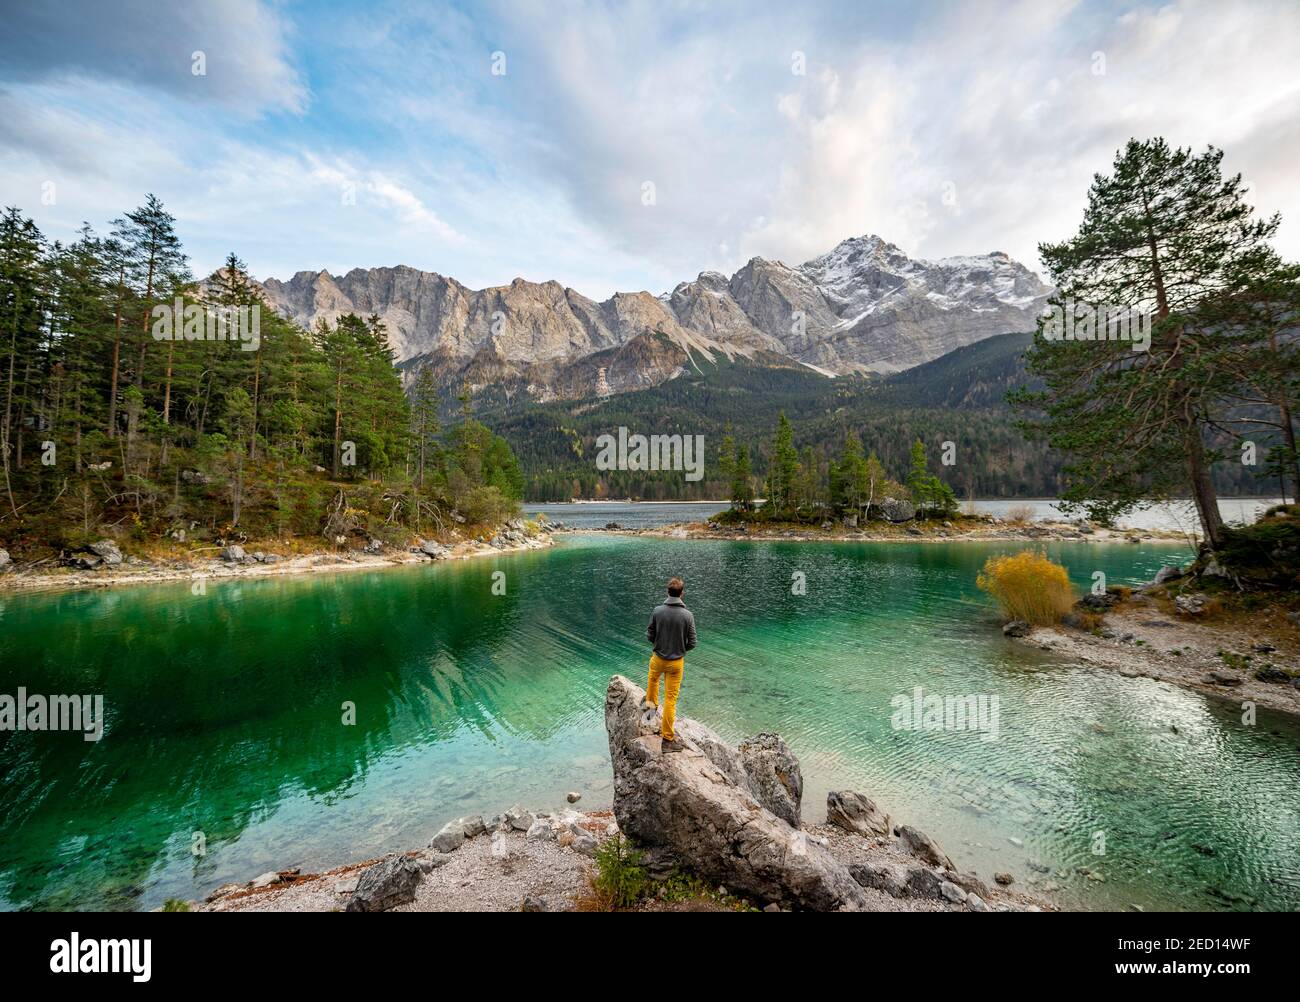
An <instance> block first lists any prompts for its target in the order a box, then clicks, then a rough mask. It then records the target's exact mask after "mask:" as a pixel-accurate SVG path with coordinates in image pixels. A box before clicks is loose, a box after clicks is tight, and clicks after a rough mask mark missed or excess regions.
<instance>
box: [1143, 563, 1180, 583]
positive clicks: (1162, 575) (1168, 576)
mask: <svg viewBox="0 0 1300 1002" xmlns="http://www.w3.org/2000/svg"><path fill="white" fill-rule="evenodd" d="M1182 576H1183V569H1182V568H1181V567H1178V566H1175V565H1174V564H1165V565H1164V566H1163V567H1161V568H1160V570H1158V571H1156V576H1155V577H1154V578H1152V579H1151V583H1152V584H1153V585H1162V584H1164V583H1165V582H1166V581H1174V580H1177V579H1178V578H1180V577H1182Z"/></svg>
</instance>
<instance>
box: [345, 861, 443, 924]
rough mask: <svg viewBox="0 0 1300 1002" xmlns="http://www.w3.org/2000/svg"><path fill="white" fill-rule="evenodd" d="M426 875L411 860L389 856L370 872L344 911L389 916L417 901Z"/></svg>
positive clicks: (368, 869)
mask: <svg viewBox="0 0 1300 1002" xmlns="http://www.w3.org/2000/svg"><path fill="white" fill-rule="evenodd" d="M423 876H424V871H423V870H421V869H420V864H419V863H418V862H416V861H415V860H414V859H411V858H410V857H409V856H389V857H388V858H387V859H385V860H381V861H380V862H378V863H376V864H375V865H374V866H371V867H369V868H367V869H366V871H365V872H364V873H362V874H361V878H360V879H359V880H358V881H357V889H356V890H355V891H353V892H352V897H351V898H350V899H348V903H347V906H346V907H345V908H344V911H349V912H385V911H388V909H390V908H396V907H397V906H398V905H404V904H408V903H409V902H411V901H414V900H415V888H416V887H417V886H418V885H419V883H420V878H421V877H423Z"/></svg>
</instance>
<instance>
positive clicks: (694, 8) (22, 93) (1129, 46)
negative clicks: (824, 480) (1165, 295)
mask: <svg viewBox="0 0 1300 1002" xmlns="http://www.w3.org/2000/svg"><path fill="white" fill-rule="evenodd" d="M176 6H177V7H178V8H183V9H182V10H180V12H177V11H171V10H169V11H168V12H166V13H164V14H155V13H154V12H153V8H152V6H151V5H150V6H149V7H147V8H146V6H145V5H144V4H136V3H119V4H113V5H108V4H98V5H95V4H83V5H78V6H77V8H76V9H75V10H74V16H71V17H69V16H67V15H66V14H60V15H59V16H57V17H56V16H54V15H52V14H46V13H43V10H44V8H43V7H42V6H41V5H35V4H33V5H28V8H30V9H24V11H23V12H22V13H21V14H20V15H19V16H18V17H16V18H11V21H12V24H11V25H9V26H8V27H11V28H12V30H11V31H9V32H8V33H7V34H6V35H5V36H4V38H3V40H0V67H2V68H0V172H2V174H3V177H4V191H3V193H2V194H3V197H4V199H5V200H6V201H7V202H14V203H17V204H19V205H21V206H23V207H24V208H26V209H27V210H28V211H30V212H32V213H33V214H35V215H36V216H37V219H38V222H39V223H41V225H42V226H44V227H46V228H47V229H48V230H49V231H50V232H51V233H52V234H53V235H55V236H65V237H66V236H67V235H69V234H70V233H71V232H72V230H73V229H74V228H75V226H76V225H77V224H78V223H79V222H80V221H81V219H83V218H84V219H89V220H91V221H92V222H94V223H97V224H102V223H103V222H105V221H106V220H107V219H109V218H112V217H113V216H115V215H118V214H120V213H121V212H122V211H123V210H124V209H127V208H129V207H131V206H132V205H134V204H137V203H138V202H139V201H140V200H141V199H142V198H143V195H144V193H145V192H146V191H156V192H157V193H158V194H159V195H160V196H161V197H163V198H164V200H165V201H166V202H167V204H168V205H169V206H170V207H171V208H172V210H173V211H174V212H175V213H176V214H177V215H178V217H180V221H181V225H182V234H183V236H184V237H185V239H186V241H187V247H188V249H189V250H190V252H191V254H192V255H193V256H194V258H195V270H196V271H203V270H204V269H206V268H209V267H212V266H215V265H216V264H217V263H218V262H219V261H220V259H221V256H222V255H223V254H224V253H225V252H226V251H227V250H230V249H234V250H236V251H237V252H239V253H240V254H241V255H242V256H243V257H245V258H246V259H247V260H248V261H249V262H250V264H251V265H252V266H253V268H254V270H255V271H257V272H258V273H259V274H263V275H265V274H277V275H281V276H283V275H285V274H287V273H289V272H291V271H296V270H299V269H301V268H316V267H329V268H330V269H331V270H340V269H343V270H345V269H347V268H350V267H354V266H370V265H379V264H396V263H407V264H411V265H414V266H416V267H422V268H429V269H433V270H437V271H441V272H443V273H446V274H452V275H455V276H456V277H457V278H460V279H461V280H462V281H465V282H467V283H469V284H471V285H486V284H501V283H505V282H508V281H510V279H512V278H513V277H515V276H516V275H523V276H524V277H527V278H532V279H543V278H552V277H553V278H558V279H559V280H560V281H561V282H563V283H565V284H567V285H572V286H574V287H575V288H578V289H580V290H581V291H583V292H584V293H587V294H589V295H595V296H603V295H607V294H608V293H610V292H612V291H614V290H615V289H639V288H648V289H650V290H651V291H656V292H657V291H662V290H664V289H666V288H670V287H671V286H672V285H673V284H675V282H677V281H678V280H680V279H681V278H684V277H689V276H691V275H693V274H694V273H695V272H697V271H699V270H702V269H706V268H713V269H718V270H722V271H729V270H731V269H734V268H735V267H738V266H739V265H740V264H743V263H744V261H745V260H746V259H748V257H750V256H752V255H755V254H758V255H762V256H764V257H771V258H779V259H782V260H785V261H788V262H790V263H797V262H799V261H802V260H805V259H807V258H809V257H812V256H815V255H816V254H819V253H822V252H824V251H825V250H827V249H829V248H830V247H831V246H833V245H834V244H835V243H837V242H838V241H839V240H841V239H843V238H844V237H846V236H849V235H855V234H861V233H865V232H875V233H879V234H881V235H882V236H885V237H887V238H889V239H890V240H892V241H894V242H895V243H898V244H900V245H901V246H902V247H903V248H904V249H905V250H907V251H908V252H910V253H913V254H919V255H924V256H930V257H937V256H943V255H946V254H956V253H971V252H982V251H988V250H994V249H998V250H1004V251H1007V252H1008V253H1010V254H1012V255H1013V256H1015V257H1017V258H1019V259H1021V260H1023V261H1025V262H1026V263H1028V264H1030V265H1031V266H1036V265H1037V258H1036V245H1037V243H1038V242H1039V241H1041V240H1053V239H1059V238H1060V237H1061V236H1063V235H1065V234H1067V233H1069V232H1070V231H1071V230H1072V229H1073V228H1074V227H1075V226H1077V224H1078V220H1079V217H1080V213H1081V210H1082V206H1083V202H1084V198H1085V194H1086V190H1087V186H1088V183H1089V181H1090V180H1091V176H1092V174H1093V173H1094V172H1096V171H1099V170H1105V169H1106V168H1107V166H1108V165H1109V162H1110V160H1111V158H1112V157H1113V155H1114V152H1115V150H1116V149H1117V148H1119V147H1120V146H1121V145H1122V144H1123V143H1124V142H1125V141H1126V140H1127V139H1128V138H1129V137H1130V136H1142V137H1145V136H1150V135H1157V134H1158V135H1164V136H1166V137H1167V138H1168V139H1169V140H1171V141H1172V142H1175V143H1179V144H1184V145H1188V144H1190V145H1194V146H1198V147H1199V146H1203V145H1204V144H1205V143H1215V144H1216V145H1221V146H1223V147H1224V148H1225V149H1226V150H1227V161H1226V162H1227V164H1228V166H1229V167H1230V168H1231V169H1233V170H1241V171H1243V172H1244V173H1245V174H1246V176H1247V178H1248V180H1250V181H1251V182H1252V185H1253V189H1254V191H1255V194H1256V196H1257V201H1258V204H1259V206H1260V208H1261V209H1263V210H1265V211H1268V212H1272V211H1281V212H1282V213H1283V214H1284V224H1283V229H1282V231H1281V232H1280V234H1279V244H1280V246H1281V249H1282V250H1283V251H1284V253H1287V254H1288V255H1290V256H1292V257H1300V218H1298V217H1300V184H1298V183H1297V181H1296V179H1295V172H1294V167H1293V165H1294V163H1295V160H1296V155H1297V153H1298V152H1300V124H1297V123H1300V74H1297V73H1296V71H1295V70H1294V69H1293V63H1294V54H1295V52H1297V51H1300V8H1297V7H1296V5H1295V4H1294V3H1292V2H1287V0H1255V2H1252V3H1249V4H1232V5H1229V4H1221V3H1213V2H1209V0H1173V2H1169V3H1151V4H1143V3H1122V2H1095V3H1084V2H1052V0H1046V2H1044V0H1032V2H1031V0H1022V2H1018V3H996V4H995V3H932V4H919V5H911V6H907V7H904V6H902V5H894V4H887V5H886V4H882V5H867V4H862V5H843V4H838V3H831V2H827V3H824V4H811V5H801V6H800V8H799V9H797V10H796V9H792V8H793V5H788V4H777V3H753V2H748V3H743V4H742V3H739V2H736V3H724V4H711V5H708V6H707V7H705V6H701V5H696V4H687V3H680V4H677V3H668V4H665V3H663V2H654V3H651V2H648V0H646V2H630V3H625V4H618V5H614V4H609V3H596V2H579V3H567V4H563V5H549V4H548V5H539V4H523V3H520V4H506V3H487V4H483V5H475V6H473V7H463V6H460V5H451V4H437V5H427V4H417V3H400V2H390V3H382V4H379V5H370V4H368V5H365V6H364V7H362V6H355V7H354V6H349V5H346V4H330V5H327V6H326V7H324V8H311V9H309V8H307V7H306V6H300V5H279V4H275V5H272V4H268V3H259V2H257V0H224V2H220V3H218V2H203V3H195V4H188V5H176ZM63 9H64V10H66V7H64V8H63ZM106 11H107V12H106ZM199 50H202V51H204V52H205V53H206V57H207V64H206V65H207V76H206V78H197V77H194V76H193V75H192V72H191V56H192V53H193V52H195V51H199ZM496 53H500V54H501V55H500V56H495V55H494V54H496ZM494 66H495V67H496V68H497V69H498V70H500V69H501V68H504V69H505V72H504V74H502V73H500V72H497V73H494V72H493V69H494ZM51 179H53V180H56V181H57V183H58V191H59V199H58V202H57V204H55V205H42V204H39V196H40V191H41V184H42V183H43V182H44V181H47V180H51ZM647 183H650V184H652V185H653V194H654V197H653V199H648V198H647V197H646V192H647ZM346 186H351V189H350V190H351V191H352V193H353V195H354V196H355V198H354V199H353V201H352V202H351V203H349V202H348V201H347V200H346V199H345V198H344V197H343V194H344V190H345V187H346ZM648 202H649V203H650V204H647V203H648Z"/></svg>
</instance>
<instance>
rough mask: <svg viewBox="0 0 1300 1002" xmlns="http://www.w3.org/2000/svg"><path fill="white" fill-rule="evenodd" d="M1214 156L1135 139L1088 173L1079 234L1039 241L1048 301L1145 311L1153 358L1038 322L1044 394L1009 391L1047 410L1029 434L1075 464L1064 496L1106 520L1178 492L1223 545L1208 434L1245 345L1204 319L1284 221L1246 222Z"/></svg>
mask: <svg viewBox="0 0 1300 1002" xmlns="http://www.w3.org/2000/svg"><path fill="white" fill-rule="evenodd" d="M1222 159H1223V153H1222V151H1220V150H1217V149H1215V148H1213V147H1210V148H1208V149H1207V150H1206V152H1205V153H1202V154H1199V155H1198V154H1194V153H1192V152H1191V150H1184V149H1171V148H1170V147H1169V146H1168V144H1166V143H1165V141H1164V140H1163V139H1153V140H1149V141H1146V142H1139V141H1137V140H1131V141H1130V142H1129V143H1128V145H1127V146H1126V147H1125V148H1124V150H1123V151H1121V152H1120V153H1119V154H1118V155H1117V156H1116V159H1115V162H1114V166H1113V168H1112V172H1111V173H1110V174H1109V175H1100V174H1099V175H1097V176H1096V177H1094V179H1093V183H1092V186H1091V188H1090V189H1089V192H1088V206H1087V209H1086V210H1085V212H1084V218H1083V222H1082V224H1081V225H1080V227H1079V231H1078V233H1077V234H1076V235H1075V236H1073V237H1071V238H1069V239H1068V240H1065V241H1063V242H1061V243H1057V244H1046V243H1045V244H1041V245H1040V246H1039V253H1040V255H1041V256H1042V259H1043V261H1044V263H1045V264H1046V265H1047V267H1048V270H1049V271H1050V273H1051V277H1052V279H1053V281H1054V282H1055V284H1056V286H1057V289H1058V294H1057V296H1056V298H1055V300H1054V303H1055V304H1056V305H1057V306H1058V308H1059V309H1060V310H1061V311H1062V312H1064V311H1065V310H1066V309H1068V308H1071V307H1072V306H1073V305H1074V304H1076V303H1077V304H1086V305H1087V308H1088V309H1090V310H1094V311H1095V310H1097V309H1098V308H1101V307H1105V308H1108V309H1119V310H1135V311H1141V312H1144V313H1149V314H1150V315H1151V316H1152V318H1153V320H1152V327H1151V345H1150V350H1149V351H1146V352H1142V351H1134V350H1133V344H1131V343H1129V342H1126V341H1123V340H1101V339H1095V340H1055V339H1053V338H1052V337H1050V336H1049V335H1051V334H1052V333H1053V331H1052V329H1051V327H1050V326H1049V325H1048V322H1046V321H1045V324H1044V326H1041V327H1040V330H1039V332H1038V336H1037V338H1036V340H1035V343H1034V346H1033V348H1032V349H1031V350H1030V352H1029V353H1028V355H1027V359H1028V362H1029V368H1030V371H1031V372H1033V373H1034V374H1036V375H1038V376H1040V377H1041V378H1042V379H1043V380H1044V381H1045V383H1046V384H1047V390H1046V391H1045V392H1044V393H1041V394H1024V393H1022V394H1019V395H1017V397H1016V399H1017V401H1018V402H1019V403H1021V404H1023V405H1027V406H1030V407H1038V408H1041V416H1040V417H1036V418H1029V419H1027V420H1026V422H1025V427H1027V428H1029V429H1030V430H1032V431H1036V432H1039V433H1042V434H1043V435H1045V436H1046V438H1047V440H1048V441H1049V442H1050V444H1051V445H1052V446H1054V447H1056V448H1058V449H1061V450H1063V451H1064V452H1065V453H1067V454H1068V455H1069V457H1070V461H1069V462H1068V464H1067V465H1066V467H1065V474H1066V478H1067V483H1068V487H1067V490H1066V491H1065V492H1064V495H1063V496H1064V498H1065V499H1066V500H1067V501H1069V502H1072V503H1074V504H1076V505H1079V506H1081V507H1083V508H1084V509H1086V510H1087V511H1088V512H1089V514H1091V515H1093V516H1094V517H1096V518H1099V519H1101V520H1103V521H1109V520H1112V519H1113V518H1114V517H1116V516H1117V515H1119V514H1122V513H1123V512H1124V511H1127V510H1128V509H1130V508H1132V507H1133V506H1134V505H1135V504H1137V503H1139V502H1140V501H1142V500H1144V499H1148V498H1151V497H1167V496H1170V495H1171V494H1173V493H1176V492H1177V491H1178V490H1179V489H1180V488H1181V489H1183V490H1186V491H1188V492H1189V493H1190V494H1191V496H1192V499H1193V500H1194V502H1195V504H1196V509H1197V513H1198V515H1199V517H1200V522H1201V527H1202V530H1203V532H1204V535H1205V539H1206V541H1207V543H1208V544H1209V545H1210V546H1211V547H1216V546H1218V545H1219V544H1220V543H1221V541H1222V537H1223V522H1222V518H1221V516H1220V514H1219V509H1218V502H1217V497H1216V494H1215V489H1214V485H1213V483H1212V481H1211V478H1210V471H1211V464H1212V462H1213V461H1214V458H1215V457H1214V453H1213V452H1212V450H1211V449H1210V448H1209V447H1208V446H1207V442H1206V435H1207V431H1208V430H1209V429H1210V428H1211V427H1212V425H1213V422H1214V418H1215V415H1216V413H1217V412H1218V411H1219V408H1220V406H1221V404H1222V401H1223V400H1224V398H1225V397H1226V396H1227V395H1228V394H1230V392H1231V390H1232V388H1233V384H1234V382H1235V376H1234V371H1235V369H1236V367H1237V366H1236V358H1235V356H1237V355H1239V354H1240V353H1241V352H1242V351H1243V350H1245V349H1246V348H1247V346H1246V345H1245V344H1244V343H1243V341H1242V340H1240V339H1237V338H1234V337H1228V336H1225V335H1224V332H1223V331H1222V330H1216V329H1215V326H1214V324H1213V322H1212V321H1209V320H1207V317H1206V315H1205V313H1204V312H1203V311H1204V310H1205V309H1206V307H1207V304H1209V303H1211V302H1214V301H1216V300H1222V299H1224V298H1232V297H1236V296H1240V295H1242V294H1244V293H1246V292H1247V291H1248V290H1249V289H1250V287H1251V286H1252V285H1253V284H1255V283H1256V282H1258V281H1259V280H1260V279H1261V278H1262V277H1264V276H1265V275H1266V274H1267V272H1268V271H1269V270H1270V268H1271V262H1272V253H1271V251H1270V249H1269V247H1268V245H1267V241H1268V240H1269V239H1270V238H1271V237H1272V236H1273V234H1274V232H1275V231H1276V230H1277V227H1278V223H1279V220H1278V217H1276V216H1274V217H1272V218H1271V219H1266V220H1252V219H1251V211H1252V210H1251V207H1250V206H1249V205H1247V204H1246V202H1245V201H1244V197H1243V196H1244V194H1245V189H1244V187H1243V186H1242V183H1241V176H1240V175H1236V176H1233V177H1228V178H1225V177H1224V176H1223V174H1222V170H1221V161H1222ZM1052 322H1054V320H1053V321H1052ZM1101 327H1103V328H1104V327H1105V325H1101ZM1086 332H1087V330H1086V327H1085V333H1086ZM1106 332H1107V333H1110V331H1109V330H1107V331H1106ZM1094 334H1095V335H1096V336H1097V337H1100V336H1101V335H1102V330H1100V329H1098V330H1095V331H1094Z"/></svg>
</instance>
